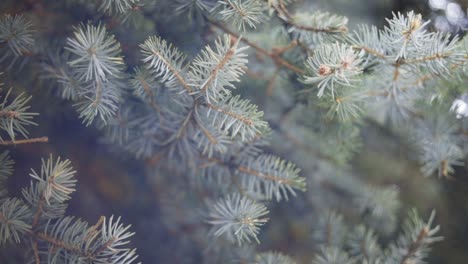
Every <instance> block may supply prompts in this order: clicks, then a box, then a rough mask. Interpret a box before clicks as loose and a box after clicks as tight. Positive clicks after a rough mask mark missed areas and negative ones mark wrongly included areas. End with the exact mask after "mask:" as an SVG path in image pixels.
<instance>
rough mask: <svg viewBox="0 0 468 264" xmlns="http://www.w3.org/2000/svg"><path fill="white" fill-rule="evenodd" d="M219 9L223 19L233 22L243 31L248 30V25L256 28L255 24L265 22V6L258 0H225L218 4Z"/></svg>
mask: <svg viewBox="0 0 468 264" xmlns="http://www.w3.org/2000/svg"><path fill="white" fill-rule="evenodd" d="M218 7H219V8H220V9H221V11H219V12H218V14H219V16H220V17H221V19H222V20H224V21H230V22H232V24H234V26H235V27H237V28H238V29H240V30H242V31H245V30H246V28H245V27H246V25H248V26H249V27H250V28H256V25H255V24H259V23H261V22H262V21H264V20H265V15H264V11H265V6H264V5H263V4H262V3H261V2H260V1H258V0H223V1H219V2H218Z"/></svg>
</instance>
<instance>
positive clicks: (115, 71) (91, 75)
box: [66, 23, 124, 82]
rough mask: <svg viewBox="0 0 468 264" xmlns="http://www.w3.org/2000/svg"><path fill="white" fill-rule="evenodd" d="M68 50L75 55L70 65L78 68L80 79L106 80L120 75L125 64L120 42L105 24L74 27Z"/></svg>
mask: <svg viewBox="0 0 468 264" xmlns="http://www.w3.org/2000/svg"><path fill="white" fill-rule="evenodd" d="M66 50H68V51H69V52H70V53H72V54H74V55H75V56H74V58H73V59H72V60H71V61H69V65H70V66H71V67H72V68H74V69H76V71H77V73H78V74H79V78H80V80H84V81H91V80H100V81H103V82H104V81H107V80H108V79H109V78H110V77H120V76H119V74H120V73H121V70H122V66H123V65H124V62H123V58H122V55H121V50H120V44H119V43H118V42H117V41H116V40H115V37H114V36H113V35H110V34H108V32H107V30H106V28H105V27H104V26H102V25H100V24H98V25H97V26H93V25H91V24H90V23H88V24H86V25H85V24H81V25H79V26H77V27H74V33H73V37H72V38H68V39H67V47H66Z"/></svg>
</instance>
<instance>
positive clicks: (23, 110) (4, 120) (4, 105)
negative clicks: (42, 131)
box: [0, 89, 38, 141]
mask: <svg viewBox="0 0 468 264" xmlns="http://www.w3.org/2000/svg"><path fill="white" fill-rule="evenodd" d="M11 94H12V89H9V90H8V92H7V93H6V95H5V96H4V97H3V100H2V102H1V103H0V129H2V130H4V131H5V132H7V133H8V136H9V137H10V138H11V140H12V141H15V138H16V135H17V134H20V135H22V136H23V137H26V138H27V136H28V131H27V130H26V127H27V126H30V125H36V123H34V122H33V121H32V119H33V117H34V116H36V115H38V114H37V113H32V112H29V108H30V106H29V105H27V104H28V103H29V101H30V100H31V97H30V96H29V97H27V96H26V95H25V94H24V93H21V94H19V95H18V96H16V97H15V98H14V99H12V100H11V99H10V96H11ZM0 141H4V140H3V139H2V138H1V137H0Z"/></svg>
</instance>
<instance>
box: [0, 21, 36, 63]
mask: <svg viewBox="0 0 468 264" xmlns="http://www.w3.org/2000/svg"><path fill="white" fill-rule="evenodd" d="M33 33H34V29H33V25H32V22H31V21H29V20H28V19H27V18H26V17H24V16H23V15H14V16H12V15H10V14H2V15H1V16H0V47H2V46H3V45H7V46H8V48H9V51H11V52H12V53H13V55H14V56H16V57H17V56H24V55H26V54H28V53H30V52H31V49H32V47H33V44H34V36H33ZM6 55H7V54H4V55H3V56H6ZM2 60H3V58H2V59H0V61H2Z"/></svg>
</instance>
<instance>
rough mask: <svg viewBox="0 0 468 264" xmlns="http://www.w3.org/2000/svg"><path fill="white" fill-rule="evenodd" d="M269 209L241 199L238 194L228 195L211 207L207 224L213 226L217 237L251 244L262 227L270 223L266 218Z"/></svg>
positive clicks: (246, 199) (256, 239)
mask: <svg viewBox="0 0 468 264" xmlns="http://www.w3.org/2000/svg"><path fill="white" fill-rule="evenodd" d="M266 214H268V210H267V208H266V207H265V206H264V205H263V204H260V203H257V202H255V201H253V200H250V199H248V198H246V197H241V196H240V195H238V194H233V195H228V196H227V197H226V198H222V199H220V200H219V201H217V202H216V203H215V204H213V205H210V212H209V215H208V220H207V222H208V223H209V224H211V225H213V227H212V230H213V232H214V235H215V236H225V237H226V238H227V239H228V240H230V241H231V242H235V241H237V243H238V244H239V245H241V244H242V243H245V242H248V243H250V242H251V241H252V239H254V240H255V241H257V243H260V241H259V240H258V238H257V235H258V233H259V232H260V226H262V225H264V224H265V223H266V222H268V218H264V216H265V215H266Z"/></svg>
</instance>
